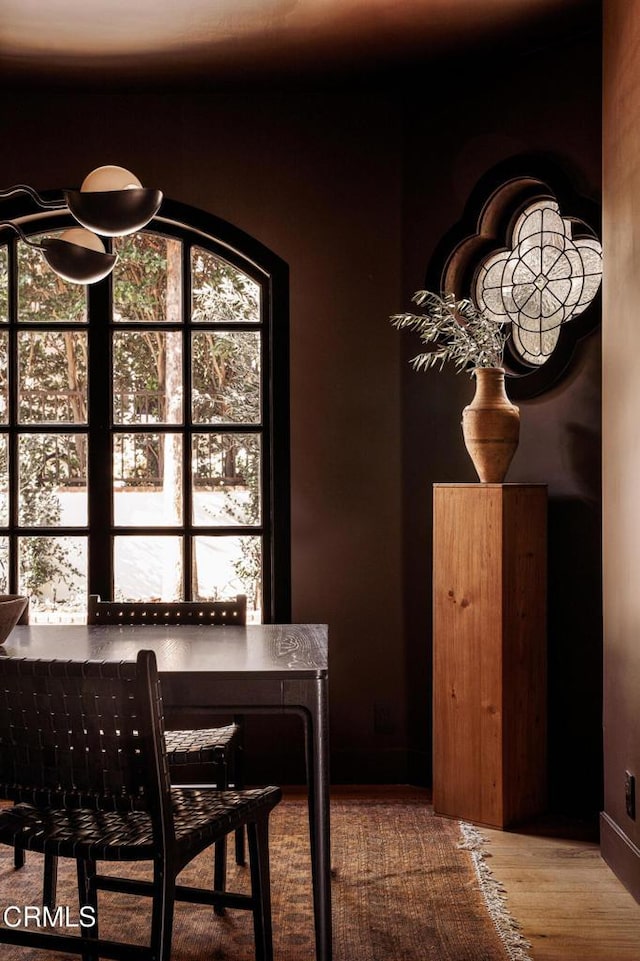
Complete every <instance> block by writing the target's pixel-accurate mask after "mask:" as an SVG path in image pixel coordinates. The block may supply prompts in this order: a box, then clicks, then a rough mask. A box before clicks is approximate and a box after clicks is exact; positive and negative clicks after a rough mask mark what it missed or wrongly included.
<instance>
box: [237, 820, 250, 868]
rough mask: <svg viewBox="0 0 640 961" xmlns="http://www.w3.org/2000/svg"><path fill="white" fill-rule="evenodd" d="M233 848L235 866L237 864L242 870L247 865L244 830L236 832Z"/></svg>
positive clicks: (240, 829)
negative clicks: (234, 851)
mask: <svg viewBox="0 0 640 961" xmlns="http://www.w3.org/2000/svg"><path fill="white" fill-rule="evenodd" d="M235 842H236V843H235V848H236V864H239V865H240V867H241V868H243V867H244V866H245V865H246V863H247V858H246V854H245V848H244V828H238V829H237V830H236V836H235Z"/></svg>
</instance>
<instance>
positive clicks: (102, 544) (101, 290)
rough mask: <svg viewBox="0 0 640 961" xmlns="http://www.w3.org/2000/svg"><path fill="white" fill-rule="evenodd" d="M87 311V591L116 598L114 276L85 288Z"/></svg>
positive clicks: (107, 597) (108, 597)
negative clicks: (112, 348)
mask: <svg viewBox="0 0 640 961" xmlns="http://www.w3.org/2000/svg"><path fill="white" fill-rule="evenodd" d="M87 290H88V313H89V364H88V377H89V384H88V389H89V397H88V410H89V439H88V459H89V470H88V488H89V493H88V496H89V505H88V510H89V514H88V519H89V532H90V534H89V548H88V550H89V559H88V591H89V593H90V594H99V595H100V596H101V597H102V598H105V599H109V600H111V599H112V598H113V427H112V420H113V417H112V410H111V377H112V351H111V339H112V330H113V325H112V293H111V278H108V279H106V280H103V281H101V282H100V283H97V284H94V285H93V286H91V287H88V288H87Z"/></svg>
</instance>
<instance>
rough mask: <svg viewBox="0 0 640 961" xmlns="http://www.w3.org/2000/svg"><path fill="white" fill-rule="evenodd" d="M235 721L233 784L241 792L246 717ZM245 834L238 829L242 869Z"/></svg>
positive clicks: (239, 716) (238, 845)
mask: <svg viewBox="0 0 640 961" xmlns="http://www.w3.org/2000/svg"><path fill="white" fill-rule="evenodd" d="M233 720H234V722H235V724H237V725H238V736H237V743H236V747H235V750H234V752H233V783H234V785H235V789H236V791H241V790H242V789H243V787H244V717H242V715H240V714H237V715H235V716H234V718H233ZM244 833H245V832H244V828H238V830H237V831H236V835H235V847H236V864H239V865H240V867H244V866H245V865H246V863H247V859H246V854H245V845H244Z"/></svg>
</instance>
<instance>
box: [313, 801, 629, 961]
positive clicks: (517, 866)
mask: <svg viewBox="0 0 640 961" xmlns="http://www.w3.org/2000/svg"><path fill="white" fill-rule="evenodd" d="M332 796H333V797H334V798H336V799H338V798H339V797H372V798H385V797H389V798H390V797H396V798H402V797H407V798H408V797H424V798H425V800H429V793H428V792H427V791H424V790H421V789H420V788H411V787H403V786H388V787H387V786H375V787H371V786H357V787H345V786H341V785H337V786H335V787H333V788H332ZM480 832H481V834H482V835H483V836H484V837H485V838H486V839H487V841H488V843H487V845H486V853H487V855H488V864H489V867H490V868H491V870H492V872H493V874H494V876H495V877H496V878H497V880H498V881H500V882H501V883H502V884H503V885H504V888H505V891H506V894H507V897H508V907H509V910H510V912H511V914H512V915H513V917H514V918H516V920H517V921H518V922H519V923H520V926H521V931H522V934H523V935H524V936H525V937H526V938H527V940H528V941H529V942H530V944H531V950H530V952H529V953H530V955H531V958H532V961H640V904H638V903H637V902H636V901H635V900H634V899H633V898H632V897H631V895H630V894H629V893H628V891H627V890H626V889H625V888H624V887H623V886H622V884H620V882H619V881H618V879H617V878H616V876H615V875H614V874H613V872H612V871H611V870H610V869H609V867H608V866H607V865H606V864H605V862H604V861H603V860H602V858H601V857H600V852H599V848H598V844H597V840H593V837H594V832H593V829H592V828H591V826H590V825H582V824H573V823H571V822H566V821H559V820H557V819H556V820H541V821H538V822H536V824H535V825H531V826H528V827H527V828H525V829H522V830H512V831H496V830H491V829H489V828H480Z"/></svg>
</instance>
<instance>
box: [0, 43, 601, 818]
mask: <svg viewBox="0 0 640 961" xmlns="http://www.w3.org/2000/svg"><path fill="white" fill-rule="evenodd" d="M598 46H599V41H598V39H597V38H594V39H590V38H589V37H588V36H587V37H585V38H578V39H577V40H575V42H574V43H573V45H572V46H570V47H567V46H566V45H565V46H564V47H560V48H558V49H555V50H553V49H542V50H540V51H537V52H536V53H529V55H528V56H519V57H518V58H517V60H514V62H510V61H509V60H508V57H507V56H506V54H505V51H504V48H503V49H501V50H500V51H498V52H496V51H490V50H486V51H483V52H481V53H480V54H478V55H477V56H475V58H474V56H473V55H469V54H467V55H466V57H465V59H464V60H461V61H460V62H459V63H458V62H457V61H456V59H455V57H448V58H445V59H443V60H442V61H440V63H439V65H438V68H437V69H435V70H434V69H433V67H434V64H433V63H432V65H431V69H429V65H422V64H421V65H420V66H419V68H417V69H415V70H413V69H408V70H406V72H405V70H404V69H403V71H401V70H400V67H399V65H396V67H395V68H394V69H393V71H391V70H389V71H388V72H387V73H385V71H384V70H381V71H378V72H377V73H376V74H375V75H371V76H358V75H356V74H355V73H354V74H352V75H350V76H346V75H345V76H343V77H341V78H337V77H333V78H327V79H324V80H321V79H318V78H317V77H316V79H314V80H313V81H305V82H304V83H303V82H302V80H301V81H300V82H298V83H296V82H294V81H293V80H291V81H290V82H288V83H287V84H286V85H281V86H280V87H275V86H272V87H269V86H267V85H265V84H264V83H259V82H256V83H255V84H253V85H248V86H245V87H238V86H233V85H231V84H228V85H227V86H226V87H220V88H218V89H214V88H213V87H211V88H209V89H201V90H199V91H196V92H194V91H189V90H186V89H185V90H183V91H179V90H173V91H170V92H167V93H162V94H160V93H155V94H154V93H150V92H147V93H122V92H121V93H118V94H113V95H112V94H107V93H101V94H99V95H97V96H96V95H93V94H90V93H89V92H86V93H78V92H74V93H73V94H68V95H67V94H65V93H61V92H58V93H56V92H51V91H48V90H35V91H33V92H32V93H25V92H21V91H14V92H12V95H11V96H5V97H4V98H3V100H2V102H1V104H0V121H1V122H2V129H3V130H5V131H11V136H10V138H9V139H8V140H7V141H6V142H5V147H4V149H3V151H2V152H1V153H0V183H1V184H3V185H5V184H6V185H8V184H10V183H15V182H26V183H30V184H32V185H33V186H35V187H37V188H42V189H44V188H54V187H61V186H71V185H74V184H77V183H79V182H80V180H81V179H82V177H83V176H84V174H85V173H86V172H87V171H88V170H90V169H92V168H93V167H95V166H98V165H99V164H101V163H119V164H122V165H124V166H127V167H130V168H131V169H133V170H134V171H135V172H136V173H137V174H138V175H139V176H140V177H141V178H142V180H143V182H144V183H146V184H148V185H152V186H159V187H161V188H162V189H164V191H165V193H166V194H167V196H169V197H171V198H172V199H175V200H179V201H182V202H184V203H187V204H191V205H194V206H196V207H201V208H203V209H204V210H207V211H209V212H212V213H214V214H216V215H218V216H220V217H222V218H224V219H226V220H229V221H230V222H232V223H234V224H235V225H237V226H238V227H240V228H242V229H243V230H245V231H247V232H248V233H250V234H252V235H253V236H255V237H256V238H257V239H258V240H260V241H261V242H262V243H264V244H266V245H267V246H268V247H271V248H272V249H273V250H274V251H275V252H276V253H277V254H278V255H279V256H281V257H282V258H283V259H284V260H285V261H287V262H288V264H289V267H290V277H291V429H292V430H291V436H292V449H291V482H292V570H293V573H292V580H293V583H292V595H293V618H294V620H298V621H312V622H327V623H328V624H329V625H330V638H331V641H330V657H331V726H332V772H333V776H334V780H336V781H355V782H358V781H360V782H376V781H380V782H382V781H405V780H408V779H411V780H413V781H416V782H418V783H426V784H428V783H430V777H431V772H430V746H429V745H430V724H429V715H430V691H429V687H430V678H429V665H430V655H431V640H430V638H431V630H430V592H431V587H430V578H431V485H432V483H434V482H435V481H473V480H474V479H475V478H474V474H473V469H472V467H471V464H470V462H469V460H468V458H467V455H466V452H465V451H464V448H463V446H462V442H461V437H460V428H459V420H460V412H461V409H462V407H463V406H464V404H465V403H467V402H468V399H469V397H470V396H471V390H472V388H471V383H470V381H469V380H468V379H466V378H465V377H461V376H459V377H456V376H455V375H452V374H450V373H444V374H441V375H440V374H437V373H431V374H429V375H417V374H414V373H413V372H412V371H411V370H410V369H409V368H408V366H407V364H406V360H407V359H408V357H410V356H411V354H412V351H413V346H412V344H411V342H410V336H409V335H401V334H399V333H398V332H397V331H395V330H393V329H392V328H391V326H390V324H389V323H388V317H389V315H390V314H391V313H393V312H395V311H397V310H400V309H403V308H404V307H406V306H408V303H409V297H410V294H411V293H412V291H413V290H415V289H417V288H418V287H420V286H421V285H422V283H423V276H424V273H425V269H426V267H427V264H428V261H429V258H430V256H431V253H432V251H433V249H434V247H435V245H436V244H437V243H438V241H439V239H440V238H441V236H442V235H443V234H444V233H445V232H446V231H447V230H448V229H449V228H450V227H451V226H452V224H453V223H455V222H456V221H457V220H458V218H459V217H460V214H461V211H462V208H463V206H464V203H465V201H466V199H467V197H468V194H469V192H470V191H471V189H472V188H473V186H474V184H475V183H476V181H477V180H478V179H479V178H480V177H481V176H482V175H483V174H484V173H485V172H486V170H487V169H488V168H489V167H491V166H493V165H494V164H495V163H497V162H499V161H501V160H503V159H504V158H506V157H508V156H510V155H512V154H514V153H520V152H522V151H524V150H528V149H533V150H537V151H539V150H550V151H553V152H554V153H557V154H558V155H559V156H560V157H561V159H563V160H566V161H567V163H568V165H569V167H570V170H571V171H573V172H575V175H576V178H577V179H578V180H579V181H580V182H581V186H583V187H584V190H585V191H586V192H588V193H589V192H590V193H597V190H598V184H599V176H600V174H599V163H600V155H599V137H600V122H599V50H598ZM462 74H464V78H465V79H464V80H463V79H462ZM599 418H600V395H599V339H598V336H597V335H595V336H593V337H591V338H590V340H589V341H588V342H586V343H585V344H584V348H583V350H582V353H581V357H580V360H579V362H578V364H577V366H576V370H575V373H574V374H573V376H572V378H571V379H570V380H569V381H567V382H565V383H564V384H563V385H562V386H561V387H560V388H558V389H557V390H556V391H554V392H553V394H550V395H546V396H544V397H543V398H541V399H540V400H537V401H534V402H531V403H528V404H526V405H523V409H522V442H521V445H520V449H519V451H518V453H517V456H516V459H515V461H514V464H513V468H512V472H511V475H510V479H512V480H523V481H543V482H547V483H549V486H550V493H551V497H552V505H551V519H552V526H551V535H550V536H551V544H552V556H551V622H550V661H551V674H550V684H551V692H552V699H551V733H552V739H553V744H552V764H553V770H554V776H553V778H552V787H553V791H554V795H555V796H556V798H557V800H558V803H561V802H562V801H563V800H565V799H566V798H567V797H568V795H569V794H572V793H574V792H577V793H579V794H580V800H581V802H583V801H584V802H585V803H587V804H588V805H589V804H591V802H592V801H593V798H594V796H595V795H596V794H597V793H598V791H599V783H600V760H599V724H600V721H599V711H600V695H599V685H600V681H601V673H600V666H599V662H598V656H599V655H598V652H599V645H600V609H599V598H600V592H599V513H598V508H599V496H600V495H599V485H598V476H599V475H598V471H597V466H596V465H595V464H594V463H593V453H592V452H593V451H594V450H596V451H597V450H598V449H599V447H598V444H599V431H600V423H599ZM577 598H580V600H581V602H582V603H581V605H580V610H579V611H578V610H576V599H577ZM407 724H408V726H407ZM296 725H297V721H295V720H293V721H292V722H291V723H289V722H282V723H279V724H277V725H276V727H275V728H274V729H272V730H275V731H276V735H275V743H278V744H281V745H282V747H283V750H282V759H281V763H280V764H279V765H278V766H276V767H275V769H274V765H273V764H272V762H271V761H269V762H267V761H266V760H265V762H264V763H263V764H259V765H258V766H257V767H256V769H255V770H256V775H257V776H258V777H259V778H262V776H264V777H265V778H267V779H269V780H273V781H276V782H277V781H282V782H285V783H286V782H287V781H290V780H294V779H295V778H296V777H299V775H300V763H301V753H300V750H299V739H298V738H297V731H296ZM249 734H250V744H249V753H251V749H252V745H253V746H255V747H257V748H261V747H266V742H265V740H264V739H261V738H260V737H259V736H258V732H256V730H255V725H254V728H253V730H252V731H250V732H249ZM294 745H297V746H294Z"/></svg>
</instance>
